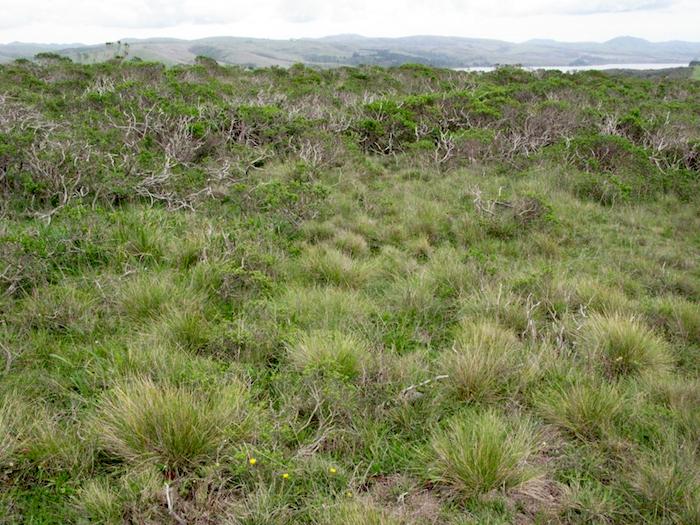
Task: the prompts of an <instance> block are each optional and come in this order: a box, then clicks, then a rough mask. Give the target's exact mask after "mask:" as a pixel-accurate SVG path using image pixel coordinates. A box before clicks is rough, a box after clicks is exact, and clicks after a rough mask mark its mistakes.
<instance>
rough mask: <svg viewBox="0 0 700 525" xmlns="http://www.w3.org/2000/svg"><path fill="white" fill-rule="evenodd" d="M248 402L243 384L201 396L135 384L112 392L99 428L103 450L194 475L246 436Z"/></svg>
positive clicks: (146, 383) (103, 405)
mask: <svg viewBox="0 0 700 525" xmlns="http://www.w3.org/2000/svg"><path fill="white" fill-rule="evenodd" d="M247 399H248V398H247V395H246V392H245V389H244V388H243V387H242V386H241V385H240V384H237V383H232V384H230V385H228V386H226V387H224V388H222V389H220V390H217V391H214V392H201V391H195V390H193V389H191V388H185V387H176V386H171V385H168V384H156V383H154V382H153V381H151V380H150V379H134V380H132V381H130V382H127V383H124V384H122V385H117V386H115V387H114V388H113V389H112V390H111V391H110V392H108V393H107V395H106V396H105V397H104V399H103V400H102V401H101V403H100V406H99V411H98V415H97V416H96V418H95V421H94V426H93V429H94V432H96V434H97V436H98V439H99V440H100V444H101V446H102V447H104V449H105V450H107V451H109V452H110V453H112V454H114V455H115V456H117V457H118V458H121V459H122V460H124V461H128V462H130V463H135V464H145V463H154V464H157V465H159V466H161V467H163V468H166V469H168V470H170V471H181V470H188V469H191V468H193V467H196V466H197V465H200V464H202V463H206V462H209V461H214V460H215V459H216V457H217V456H218V454H220V453H223V448H224V447H225V446H227V445H228V444H230V443H231V441H230V440H235V439H236V438H238V437H240V436H242V435H243V433H244V430H245V425H246V423H247V420H248V417H249V407H248V401H247ZM234 444H235V443H234Z"/></svg>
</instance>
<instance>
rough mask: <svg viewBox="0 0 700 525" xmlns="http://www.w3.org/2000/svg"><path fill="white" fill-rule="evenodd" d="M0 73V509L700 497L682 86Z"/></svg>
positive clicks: (244, 518) (399, 513) (692, 86)
mask: <svg viewBox="0 0 700 525" xmlns="http://www.w3.org/2000/svg"><path fill="white" fill-rule="evenodd" d="M49 58H50V57H48V58H47V57H44V58H42V59H41V60H40V61H27V60H19V61H16V62H14V63H10V64H6V65H3V66H1V67H0V243H1V244H2V246H1V249H0V523H37V524H38V523H42V524H43V523H109V524H112V523H201V524H205V523H231V524H238V523H240V524H246V523H251V524H252V523H256V524H262V523H280V524H281V523H350V524H361V523H377V524H394V523H396V524H435V523H453V524H458V523H460V524H461V523H620V524H638V523H650V524H651V523H669V524H687V523H697V522H699V521H700V457H699V451H698V446H697V444H698V442H699V441H698V440H699V439H700V419H699V418H698V413H699V411H698V407H699V406H700V376H699V374H700V357H699V356H700V308H699V306H698V301H699V300H700V271H699V269H698V261H700V237H699V236H698V232H700V208H699V206H700V201H698V199H697V195H698V191H699V190H700V83H698V82H695V81H693V80H691V79H681V78H678V79H670V78H634V77H626V76H619V75H614V74H602V73H599V72H582V73H576V74H563V73H559V72H554V71H548V72H544V71H539V72H526V71H523V70H520V69H517V68H501V69H498V70H496V71H494V72H491V73H484V74H478V73H467V72H457V71H450V70H443V69H433V68H429V67H425V66H419V65H407V66H401V67H396V68H388V69H387V68H379V67H357V68H337V69H331V70H316V69H311V68H308V67H304V66H301V65H297V66H294V67H291V68H289V69H281V68H267V69H252V70H249V69H243V68H238V67H222V66H219V65H218V64H216V63H215V62H214V61H212V60H199V61H197V64H196V65H194V66H183V67H172V68H166V67H165V66H163V65H161V64H157V63H150V62H143V61H135V60H132V61H126V60H113V61H110V62H105V63H100V64H91V65H77V64H73V63H70V61H68V60H64V59H62V60H50V59H49Z"/></svg>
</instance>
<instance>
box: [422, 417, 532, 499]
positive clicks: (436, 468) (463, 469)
mask: <svg viewBox="0 0 700 525" xmlns="http://www.w3.org/2000/svg"><path fill="white" fill-rule="evenodd" d="M537 434H538V432H537V429H536V428H535V427H534V426H533V425H532V424H531V423H529V422H527V421H526V420H518V421H517V422H516V423H512V422H510V421H508V420H506V419H505V418H504V417H503V416H501V415H499V414H498V413H496V412H495V411H493V410H487V411H482V412H470V413H466V414H460V415H458V416H455V418H454V419H453V420H452V421H451V422H450V424H449V425H448V426H447V428H446V429H445V430H443V431H440V432H437V433H436V434H435V435H434V436H433V439H432V441H431V450H432V452H431V455H432V457H433V462H432V463H431V464H430V466H429V468H428V472H429V477H430V479H431V480H433V481H434V482H436V483H440V484H444V485H447V486H449V487H451V488H452V489H453V490H455V491H456V492H457V493H458V494H459V495H460V496H461V497H463V498H472V497H475V496H480V495H483V494H487V493H489V492H491V491H493V490H506V489H510V488H513V487H517V486H518V485H520V484H522V483H524V482H525V481H528V480H530V479H533V478H534V477H536V476H537V475H538V471H537V470H536V469H535V468H534V467H533V466H532V465H531V464H530V463H529V462H528V460H530V459H531V458H532V455H533V454H534V453H535V452H536V450H537V447H536V445H535V444H536V442H537Z"/></svg>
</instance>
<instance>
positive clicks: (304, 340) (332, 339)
mask: <svg viewBox="0 0 700 525" xmlns="http://www.w3.org/2000/svg"><path fill="white" fill-rule="evenodd" d="M288 355H289V361H290V362H291V364H292V366H293V367H294V368H296V369H297V370H299V371H302V372H306V373H309V372H319V373H331V374H338V375H340V376H342V377H345V378H347V379H355V378H357V377H358V376H360V375H361V374H362V373H363V372H364V370H365V368H366V367H367V365H368V363H369V357H370V354H369V351H368V349H367V345H366V343H364V342H362V341H360V340H359V339H358V338H357V337H355V336H352V335H348V334H346V333H343V332H338V331H328V330H314V331H312V332H303V333H301V334H300V335H299V336H298V337H297V338H296V340H295V341H294V342H293V343H292V344H290V345H288Z"/></svg>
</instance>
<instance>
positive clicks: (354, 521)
mask: <svg viewBox="0 0 700 525" xmlns="http://www.w3.org/2000/svg"><path fill="white" fill-rule="evenodd" d="M347 497H348V496H346V498H347ZM316 523H319V524H321V525H331V524H336V523H343V524H344V525H399V524H400V523H403V522H402V521H400V520H399V519H397V518H394V517H393V516H391V514H390V513H389V512H387V511H386V510H384V509H380V508H377V507H376V506H375V505H373V504H372V503H371V502H370V501H365V500H362V501H354V500H353V501H341V502H340V503H339V504H336V505H332V506H329V507H328V508H325V509H323V512H322V514H321V516H320V517H319V519H318V521H317V522H316Z"/></svg>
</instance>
